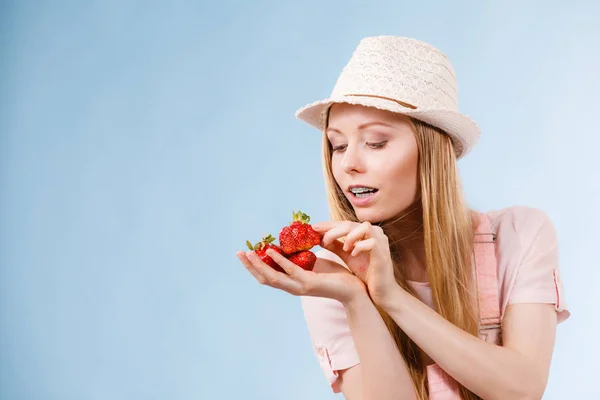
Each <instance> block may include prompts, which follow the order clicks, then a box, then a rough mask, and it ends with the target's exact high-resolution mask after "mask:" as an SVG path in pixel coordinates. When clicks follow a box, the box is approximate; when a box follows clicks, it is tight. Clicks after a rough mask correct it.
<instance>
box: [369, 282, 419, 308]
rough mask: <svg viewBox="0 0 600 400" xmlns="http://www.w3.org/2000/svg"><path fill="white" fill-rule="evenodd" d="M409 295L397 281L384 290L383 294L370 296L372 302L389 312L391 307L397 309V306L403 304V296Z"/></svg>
mask: <svg viewBox="0 0 600 400" xmlns="http://www.w3.org/2000/svg"><path fill="white" fill-rule="evenodd" d="M407 295H410V294H409V293H408V292H407V291H406V290H404V289H402V287H401V286H400V285H399V284H398V283H394V284H393V286H392V287H391V288H390V289H389V290H388V291H387V292H386V294H385V296H372V298H373V303H375V304H376V305H378V306H379V307H381V308H382V309H383V310H384V311H386V312H389V311H391V310H392V309H394V310H398V307H399V306H401V305H402V304H404V301H403V296H407Z"/></svg>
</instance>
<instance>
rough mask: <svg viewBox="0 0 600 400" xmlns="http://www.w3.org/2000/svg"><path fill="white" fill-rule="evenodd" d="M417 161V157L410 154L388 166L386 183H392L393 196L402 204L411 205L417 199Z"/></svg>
mask: <svg viewBox="0 0 600 400" xmlns="http://www.w3.org/2000/svg"><path fill="white" fill-rule="evenodd" d="M417 161H418V159H417V157H416V156H414V155H413V154H410V155H409V156H407V157H402V158H400V159H397V160H396V162H395V163H394V164H393V165H389V164H388V168H389V173H388V176H387V179H388V182H394V187H393V190H392V192H393V196H394V197H395V198H397V199H401V201H402V203H412V202H413V201H414V200H415V198H416V197H417V190H418V186H419V185H418V176H417ZM404 205H406V204H404Z"/></svg>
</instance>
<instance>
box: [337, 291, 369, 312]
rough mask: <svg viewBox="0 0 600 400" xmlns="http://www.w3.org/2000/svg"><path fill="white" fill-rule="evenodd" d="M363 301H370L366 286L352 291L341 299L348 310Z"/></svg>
mask: <svg viewBox="0 0 600 400" xmlns="http://www.w3.org/2000/svg"><path fill="white" fill-rule="evenodd" d="M365 301H369V302H372V300H371V298H370V297H369V293H368V292H367V289H366V287H365V288H364V289H360V290H356V291H354V292H353V293H352V294H351V295H350V296H348V297H347V298H345V299H343V300H342V301H341V303H342V304H343V305H344V307H345V308H346V309H347V310H348V309H351V308H355V307H356V306H357V305H359V304H361V303H364V302H365Z"/></svg>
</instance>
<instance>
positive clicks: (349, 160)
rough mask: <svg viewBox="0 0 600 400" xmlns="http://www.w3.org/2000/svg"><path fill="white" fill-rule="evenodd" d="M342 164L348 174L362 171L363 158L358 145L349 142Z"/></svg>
mask: <svg viewBox="0 0 600 400" xmlns="http://www.w3.org/2000/svg"><path fill="white" fill-rule="evenodd" d="M341 166H342V169H343V170H344V172H345V173H347V174H349V173H352V172H360V171H362V169H363V160H362V156H361V154H360V149H359V148H358V146H353V145H350V144H348V146H347V147H346V151H344V157H343V158H342V163H341Z"/></svg>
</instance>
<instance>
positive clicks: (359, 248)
mask: <svg viewBox="0 0 600 400" xmlns="http://www.w3.org/2000/svg"><path fill="white" fill-rule="evenodd" d="M375 244H376V240H375V238H370V239H367V240H361V241H360V242H358V243H356V245H355V246H354V248H353V249H352V253H351V256H353V257H354V256H356V255H358V254H360V253H363V252H369V251H371V250H373V249H374V248H375Z"/></svg>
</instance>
